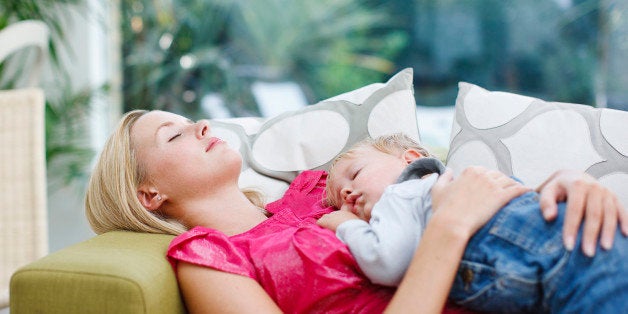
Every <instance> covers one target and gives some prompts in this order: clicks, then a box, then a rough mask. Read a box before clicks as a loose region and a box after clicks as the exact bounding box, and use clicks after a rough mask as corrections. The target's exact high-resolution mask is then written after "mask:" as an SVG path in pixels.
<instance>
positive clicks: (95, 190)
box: [85, 110, 262, 235]
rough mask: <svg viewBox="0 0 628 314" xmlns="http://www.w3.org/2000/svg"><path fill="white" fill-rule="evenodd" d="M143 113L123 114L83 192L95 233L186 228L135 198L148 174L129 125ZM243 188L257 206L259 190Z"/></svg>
mask: <svg viewBox="0 0 628 314" xmlns="http://www.w3.org/2000/svg"><path fill="white" fill-rule="evenodd" d="M146 113H147V111H145V110H135V111H131V112H128V113H127V114H125V115H124V117H122V119H121V120H120V122H119V123H118V126H117V127H116V130H115V131H114V133H113V134H112V135H111V136H110V137H109V139H108V140H107V142H106V143H105V146H104V148H103V150H102V152H101V154H100V157H99V159H98V162H97V163H96V166H95V168H94V170H93V172H92V175H91V178H90V180H89V184H88V186H87V192H86V195H85V214H86V216H87V220H88V221H89V224H90V225H91V227H92V229H93V230H94V232H96V233H97V234H100V233H104V232H107V231H112V230H129V231H136V232H149V233H165V234H172V235H178V234H181V233H183V232H185V231H187V229H188V227H186V226H184V225H183V224H181V223H180V222H178V221H176V220H173V219H168V218H166V217H164V216H162V215H160V214H159V213H153V212H151V211H148V210H147V209H146V208H144V206H142V204H141V203H140V201H139V200H138V198H137V188H138V187H139V185H140V184H141V183H143V182H144V180H146V179H147V177H146V172H145V171H144V169H143V168H142V166H141V164H139V163H138V160H137V157H136V155H135V151H134V149H133V145H132V143H131V128H132V127H133V125H134V124H135V122H136V121H137V120H138V119H139V118H140V117H141V116H143V115H144V114H146ZM244 192H245V195H247V197H248V198H249V200H251V201H252V202H253V203H255V204H256V205H258V206H260V204H259V203H261V202H262V198H261V195H260V194H259V193H255V192H251V191H244ZM156 212H158V211H156Z"/></svg>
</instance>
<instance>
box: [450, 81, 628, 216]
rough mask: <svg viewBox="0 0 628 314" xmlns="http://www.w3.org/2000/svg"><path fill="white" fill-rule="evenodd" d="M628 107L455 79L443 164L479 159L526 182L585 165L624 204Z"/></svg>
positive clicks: (459, 165) (458, 164) (627, 188)
mask: <svg viewBox="0 0 628 314" xmlns="http://www.w3.org/2000/svg"><path fill="white" fill-rule="evenodd" d="M626 125H628V112H625V111H619V110H612V109H600V108H593V107H590V106H585V105H579V104H569V103H558V102H546V101H543V100H541V99H537V98H533V97H527V96H522V95H517V94H512V93H505V92H491V91H487V90H485V89H483V88H481V87H478V86H476V85H473V84H469V83H462V82H461V83H460V84H459V93H458V97H457V100H456V109H455V119H454V124H453V129H452V133H451V134H452V135H451V144H450V150H449V155H448V157H447V165H448V166H449V167H451V168H453V169H454V170H455V171H457V172H459V171H461V170H462V169H464V168H465V167H466V166H469V165H482V166H486V167H489V168H492V169H499V170H500V171H502V172H504V173H506V174H508V175H514V176H516V177H518V178H520V179H522V180H523V181H524V182H525V183H526V184H528V185H530V186H537V185H538V184H540V183H542V182H543V180H544V179H545V178H547V177H548V176H549V175H550V174H551V173H552V172H554V171H556V170H558V169H576V170H582V171H586V172H587V173H589V174H591V175H592V176H594V177H596V178H598V180H600V182H601V183H602V184H604V185H605V186H607V187H609V188H610V189H611V190H613V191H614V192H615V193H617V194H618V195H619V198H620V199H621V201H622V203H623V204H624V205H628V132H626V130H625V128H626Z"/></svg>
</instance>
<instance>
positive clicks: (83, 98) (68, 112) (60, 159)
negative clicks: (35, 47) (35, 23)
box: [0, 0, 106, 189]
mask: <svg viewBox="0 0 628 314" xmlns="http://www.w3.org/2000/svg"><path fill="white" fill-rule="evenodd" d="M84 4H85V0H19V1H17V0H0V29H2V28H4V27H6V26H7V25H9V24H10V23H14V22H17V21H22V20H39V21H42V22H44V23H45V24H46V25H47V26H48V28H49V30H50V39H49V43H48V56H47V58H46V59H47V61H48V64H49V65H50V67H49V68H50V71H51V73H49V76H51V77H53V78H54V79H52V80H46V81H42V82H41V86H40V87H42V88H43V89H44V92H45V95H46V105H45V130H46V134H45V141H46V168H47V176H48V182H49V185H48V186H49V187H50V188H53V189H54V188H59V187H61V186H64V185H68V184H69V183H71V182H73V181H74V180H84V179H86V177H87V175H88V173H89V166H90V162H91V160H92V158H93V156H94V151H93V149H92V147H91V144H90V142H89V138H88V137H86V136H85V135H86V134H88V132H87V130H88V129H89V128H88V125H87V118H88V115H89V109H90V102H91V100H92V98H93V97H96V95H98V93H99V92H100V91H104V90H105V88H106V87H102V88H98V89H96V90H90V89H81V90H78V89H77V88H75V87H74V86H73V80H72V78H71V77H70V73H69V72H68V68H66V67H65V66H64V65H63V62H62V61H61V59H62V58H61V51H63V52H64V53H66V54H69V55H70V57H72V54H73V48H72V47H71V46H70V44H69V40H68V38H67V32H66V29H65V25H64V21H67V20H68V18H69V16H70V15H71V14H72V13H76V12H77V11H78V10H80V9H81V8H82V7H83V6H84ZM25 50H26V51H24V52H20V53H16V54H14V55H12V56H11V57H10V58H9V59H7V61H6V62H2V63H0V89H13V88H20V87H24V86H20V83H21V82H22V81H21V80H22V78H23V76H24V75H25V74H27V73H29V70H30V68H29V66H30V62H31V61H32V60H33V59H32V57H33V55H32V54H30V53H29V52H31V51H28V50H27V49H25Z"/></svg>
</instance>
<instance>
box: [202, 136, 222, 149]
mask: <svg viewBox="0 0 628 314" xmlns="http://www.w3.org/2000/svg"><path fill="white" fill-rule="evenodd" d="M220 143H223V140H221V139H219V138H217V137H212V138H210V139H209V143H207V148H206V149H205V152H208V151H209V150H210V149H212V148H213V147H214V146H216V145H218V144H220Z"/></svg>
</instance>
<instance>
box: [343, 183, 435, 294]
mask: <svg viewBox="0 0 628 314" xmlns="http://www.w3.org/2000/svg"><path fill="white" fill-rule="evenodd" d="M421 181H424V180H412V181H407V182H404V183H401V184H398V185H395V186H392V187H390V188H388V189H387V190H386V192H385V193H384V195H383V196H382V198H381V199H380V200H379V202H377V204H375V207H374V208H373V212H372V217H371V220H370V221H369V223H367V222H365V221H362V220H355V219H354V220H350V221H346V222H344V223H342V224H341V225H339V226H338V229H337V230H336V235H337V236H338V237H339V238H340V239H341V240H342V241H343V242H345V243H346V244H347V246H348V247H349V250H350V251H351V254H352V255H353V256H354V257H355V259H356V261H357V262H358V265H359V266H360V269H361V270H362V272H364V274H365V275H366V276H367V277H368V278H369V279H370V280H371V281H372V282H374V283H377V284H381V285H386V286H397V285H398V284H399V282H400V281H401V279H402V278H403V275H404V274H405V271H406V269H407V267H408V265H409V264H410V261H411V260H412V256H413V254H414V251H415V250H416V247H417V244H418V242H419V238H420V236H421V233H422V230H423V228H424V226H425V220H426V217H425V216H426V215H425V214H424V212H422V211H418V210H417V208H422V207H423V205H424V204H423V195H424V193H421V192H420V191H422V190H424V189H422V188H421V187H419V185H421V184H425V182H421ZM428 192H429V191H426V193H428Z"/></svg>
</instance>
